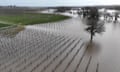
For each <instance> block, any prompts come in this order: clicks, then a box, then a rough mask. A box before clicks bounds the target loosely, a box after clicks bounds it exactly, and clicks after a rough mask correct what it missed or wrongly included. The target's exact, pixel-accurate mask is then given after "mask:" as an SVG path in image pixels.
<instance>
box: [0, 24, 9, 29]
mask: <svg viewBox="0 0 120 72" xmlns="http://www.w3.org/2000/svg"><path fill="white" fill-rule="evenodd" d="M7 26H10V25H9V24H2V23H0V28H1V27H7Z"/></svg>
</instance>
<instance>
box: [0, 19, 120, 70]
mask: <svg viewBox="0 0 120 72" xmlns="http://www.w3.org/2000/svg"><path fill="white" fill-rule="evenodd" d="M88 23H90V22H88ZM95 23H96V22H95ZM100 23H101V22H99V26H96V27H97V28H95V32H96V33H95V35H94V36H93V41H92V43H91V42H90V38H91V34H90V33H89V32H90V31H89V29H90V28H91V26H90V25H87V24H86V20H84V19H81V18H80V17H75V18H70V19H68V20H64V21H60V22H54V23H46V24H36V25H30V26H26V27H25V28H19V27H17V28H12V30H11V28H10V29H8V30H2V31H1V32H0V71H1V72H119V71H120V69H119V67H120V62H119V61H120V23H113V22H107V21H102V25H100ZM102 29H104V30H102ZM10 30H11V31H10ZM16 31H17V32H16ZM15 33H16V34H15ZM13 34H14V36H13ZM11 35H12V36H11Z"/></svg>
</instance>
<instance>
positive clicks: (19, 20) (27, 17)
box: [0, 13, 69, 27]
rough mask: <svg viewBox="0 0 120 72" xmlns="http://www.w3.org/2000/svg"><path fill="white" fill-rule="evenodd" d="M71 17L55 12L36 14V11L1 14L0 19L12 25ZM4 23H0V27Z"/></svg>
mask: <svg viewBox="0 0 120 72" xmlns="http://www.w3.org/2000/svg"><path fill="white" fill-rule="evenodd" d="M67 18H69V17H67V16H62V15H55V14H36V13H24V14H4V15H0V21H2V22H4V23H8V24H10V25H12V24H17V25H32V24H39V23H47V22H55V21H60V20H64V19H67ZM4 23H1V24H0V27H2V26H3V27H4V26H6V25H4Z"/></svg>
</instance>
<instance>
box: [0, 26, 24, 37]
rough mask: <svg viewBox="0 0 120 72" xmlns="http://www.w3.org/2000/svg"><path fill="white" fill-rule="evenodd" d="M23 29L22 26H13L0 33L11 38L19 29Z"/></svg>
mask: <svg viewBox="0 0 120 72" xmlns="http://www.w3.org/2000/svg"><path fill="white" fill-rule="evenodd" d="M22 30H24V27H23V26H13V27H10V28H7V29H4V30H1V31H0V35H1V36H3V37H8V38H12V37H15V36H16V35H17V34H18V33H19V32H20V31H22Z"/></svg>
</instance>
